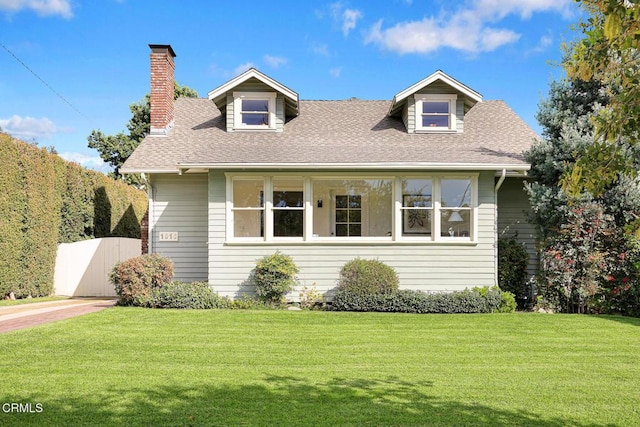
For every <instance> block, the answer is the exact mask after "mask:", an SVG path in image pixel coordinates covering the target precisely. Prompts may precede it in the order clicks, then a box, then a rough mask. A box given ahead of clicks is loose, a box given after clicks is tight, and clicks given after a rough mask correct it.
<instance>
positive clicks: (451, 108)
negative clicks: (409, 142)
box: [388, 70, 482, 133]
mask: <svg viewBox="0 0 640 427" xmlns="http://www.w3.org/2000/svg"><path fill="white" fill-rule="evenodd" d="M481 101H482V95H480V94H479V93H478V92H476V91H474V90H473V89H470V88H469V87H467V86H465V85H463V84H462V83H460V82H458V81H457V80H455V79H453V78H451V77H449V76H448V75H446V74H445V73H443V72H442V71H440V70H438V71H436V72H435V73H433V74H431V75H430V76H429V77H427V78H425V79H423V80H421V81H419V82H418V83H416V84H414V85H413V86H411V87H408V88H407V89H405V90H403V91H402V92H400V93H398V94H397V95H396V96H394V97H393V102H392V104H391V108H390V109H389V113H388V115H389V116H390V117H401V118H402V121H403V122H404V125H405V127H406V128H407V132H408V133H433V132H437V133H459V132H463V131H464V115H465V114H466V113H467V111H469V110H470V109H471V107H473V106H474V105H475V104H476V103H478V102H481Z"/></svg>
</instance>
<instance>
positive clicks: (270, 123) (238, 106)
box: [233, 92, 276, 129]
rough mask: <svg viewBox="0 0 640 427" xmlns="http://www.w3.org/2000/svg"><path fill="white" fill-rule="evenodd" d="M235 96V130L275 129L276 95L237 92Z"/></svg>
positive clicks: (270, 93)
mask: <svg viewBox="0 0 640 427" xmlns="http://www.w3.org/2000/svg"><path fill="white" fill-rule="evenodd" d="M233 95H234V99H235V102H234V111H235V115H234V122H235V124H234V129H275V100H276V95H275V93H272V92H237V93H234V94H233Z"/></svg>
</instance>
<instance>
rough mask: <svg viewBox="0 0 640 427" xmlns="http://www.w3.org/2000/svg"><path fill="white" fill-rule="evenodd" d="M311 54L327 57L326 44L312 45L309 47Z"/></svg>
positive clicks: (327, 49) (327, 48)
mask: <svg viewBox="0 0 640 427" xmlns="http://www.w3.org/2000/svg"><path fill="white" fill-rule="evenodd" d="M311 52H313V53H315V54H318V55H322V56H329V47H328V46H327V45H326V44H315V43H314V44H312V45H311Z"/></svg>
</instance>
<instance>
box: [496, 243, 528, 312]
mask: <svg viewBox="0 0 640 427" xmlns="http://www.w3.org/2000/svg"><path fill="white" fill-rule="evenodd" d="M528 264H529V253H528V252H527V248H526V247H525V246H524V244H523V243H522V242H519V241H518V235H517V234H516V235H515V236H513V237H502V238H500V239H498V286H500V289H502V290H503V291H508V292H511V293H512V294H514V295H515V298H516V300H517V302H518V306H519V308H521V309H523V308H525V305H526V303H527V301H528V299H529V296H530V289H529V286H528V285H527V265H528Z"/></svg>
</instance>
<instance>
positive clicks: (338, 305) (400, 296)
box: [331, 287, 513, 313]
mask: <svg viewBox="0 0 640 427" xmlns="http://www.w3.org/2000/svg"><path fill="white" fill-rule="evenodd" d="M501 297H502V292H501V291H500V290H499V289H498V288H495V287H494V288H482V289H478V288H476V289H472V290H468V289H467V290H464V291H461V292H450V293H435V294H428V293H425V292H421V291H414V290H407V289H404V290H399V291H396V292H391V293H377V294H368V295H363V294H359V293H354V292H350V291H345V290H338V291H337V292H336V293H335V294H334V296H333V300H332V304H331V310H334V311H378V312H393V313H493V312H497V311H508V310H502V309H501V305H502V304H501V300H502V299H501ZM512 309H513V307H512Z"/></svg>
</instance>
